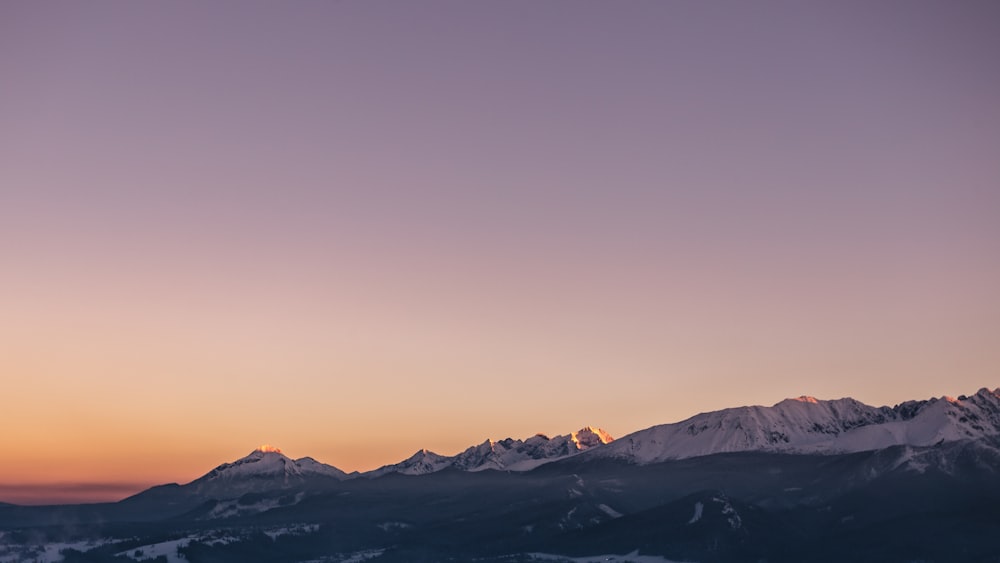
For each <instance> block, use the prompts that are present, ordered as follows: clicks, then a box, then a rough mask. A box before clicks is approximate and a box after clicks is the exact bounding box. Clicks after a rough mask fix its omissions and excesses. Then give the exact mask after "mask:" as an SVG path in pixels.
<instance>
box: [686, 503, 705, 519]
mask: <svg viewBox="0 0 1000 563" xmlns="http://www.w3.org/2000/svg"><path fill="white" fill-rule="evenodd" d="M704 511H705V505H704V504H702V503H700V502H696V503H694V516H692V517H691V519H690V520H688V524H694V523H695V522H697V521H698V520H701V515H702V513H703V512H704Z"/></svg>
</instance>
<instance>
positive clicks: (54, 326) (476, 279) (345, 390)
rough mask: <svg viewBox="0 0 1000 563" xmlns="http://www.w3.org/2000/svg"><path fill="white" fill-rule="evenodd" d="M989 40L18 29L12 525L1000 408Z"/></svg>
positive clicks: (265, 8) (9, 325)
mask: <svg viewBox="0 0 1000 563" xmlns="http://www.w3.org/2000/svg"><path fill="white" fill-rule="evenodd" d="M998 55H1000V5H998V4H997V3H995V2H991V1H983V2H971V1H937V2H926V1H920V0H912V1H911V0H907V1H885V2H868V1H858V2H854V1H838V2H814V1H808V2H791V1H788V2H785V1H767V0H764V1H760V2H753V3H746V2H735V1H733V2H728V1H726V2H715V1H712V2H687V1H676V2H673V1H672V2H644V1H626V2H592V1H583V2H568V1H557V0H553V1H549V2H534V1H504V2H486V1H484V2H460V1H454V2H447V1H437V0H427V1H423V2H409V1H405V2H404V1H398V2H389V1H378V0H376V1H371V2H362V1H344V2H318V1H317V2H313V1H298V2H281V3H278V2H246V1H240V2H224V1H218V2H195V1H179V2H139V3H136V2H126V1H120V2H117V1H116V2H110V1H96V2H86V3H82V2H53V1H48V0H42V1H23V2H14V1H12V2H3V3H0V427H2V428H3V429H4V430H3V432H0V501H3V500H6V501H15V502H26V503H29V502H65V501H68V500H108V499H118V498H122V497H124V496H126V495H127V494H130V493H132V492H136V491H138V490H140V489H142V488H144V487H146V486H149V485H151V484H157V483H167V482H181V483H183V482H187V481H190V480H193V479H195V478H197V477H198V476H200V475H202V474H204V473H205V472H207V471H208V470H210V469H211V468H212V467H214V466H216V465H218V464H220V463H222V462H225V461H231V460H233V459H236V458H238V457H241V456H243V455H245V454H247V453H249V452H250V451H251V450H252V449H253V448H254V447H256V446H257V445H259V444H261V443H272V444H275V445H277V446H280V447H281V448H282V449H283V450H284V451H285V453H287V454H289V455H291V456H292V457H302V456H312V457H314V458H317V459H319V460H321V461H324V462H326V463H330V464H332V465H335V466H337V467H339V468H341V469H344V470H347V471H352V470H362V471H364V470H368V469H373V468H376V467H379V466H381V465H384V464H388V463H394V462H397V461H399V460H401V459H404V458H405V457H408V456H409V455H410V454H412V453H413V452H414V451H416V450H417V449H420V448H428V449H431V450H433V451H436V452H438V453H441V454H447V455H451V454H454V453H457V452H458V451H461V450H462V449H464V448H465V447H467V446H470V445H472V444H477V443H481V442H483V441H484V440H485V439H487V438H493V439H502V438H505V437H508V436H511V437H518V438H524V437H527V436H531V435H533V434H535V433H539V432H541V433H546V434H549V435H557V434H566V433H568V432H571V431H574V430H576V429H578V428H580V427H582V426H586V425H594V426H600V427H602V428H604V429H606V430H607V431H609V432H610V433H611V434H612V435H614V436H616V437H617V436H621V435H625V434H628V433H630V432H633V431H636V430H639V429H642V428H646V427H649V426H652V425H655V424H662V423H667V422H674V421H678V420H681V419H684V418H686V417H688V416H691V415H694V414H696V413H699V412H705V411H710V410H716V409H720V408H725V407H731V406H738V405H746V404H763V405H770V404H774V403H775V402H778V401H780V400H781V399H783V398H785V397H791V396H799V395H803V394H805V395H812V396H816V397H819V398H826V399H834V398H840V397H846V396H851V397H855V398H857V399H859V400H862V401H864V402H867V403H869V404H875V405H893V404H896V403H899V402H902V401H904V400H909V399H922V398H930V397H934V396H942V395H960V394H971V393H974V392H975V391H976V390H977V389H979V388H981V387H990V388H994V387H997V386H1000V372H998V366H1000V291H998V288H1000V158H998V155H1000V103H998V101H1000V65H997V57H998Z"/></svg>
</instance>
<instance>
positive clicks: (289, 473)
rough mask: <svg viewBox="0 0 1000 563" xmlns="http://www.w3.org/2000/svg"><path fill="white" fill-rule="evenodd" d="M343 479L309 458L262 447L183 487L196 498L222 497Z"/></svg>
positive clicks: (341, 473)
mask: <svg viewBox="0 0 1000 563" xmlns="http://www.w3.org/2000/svg"><path fill="white" fill-rule="evenodd" d="M347 478H349V475H347V474H346V473H344V472H343V471H341V470H340V469H337V468H336V467H334V466H332V465H327V464H325V463H320V462H318V461H316V460H315V459H313V458H311V457H303V458H300V459H291V458H289V457H287V456H286V455H285V454H283V453H281V450H280V449H278V448H275V447H272V446H268V445H263V446H260V447H259V448H257V449H255V450H254V451H252V452H250V453H249V454H248V455H247V456H245V457H242V458H240V459H237V460H236V461H233V462H231V463H223V464H222V465H220V466H218V467H216V468H215V469H213V470H211V471H209V472H208V473H206V474H205V475H204V476H202V477H200V478H198V479H196V480H194V481H192V482H191V483H189V484H187V485H185V487H187V488H190V489H191V490H193V491H194V492H196V493H198V494H204V495H210V496H216V497H226V496H234V495H239V494H244V493H247V492H252V491H263V490H274V489H283V488H290V487H294V486H297V485H301V484H305V483H306V482H309V481H316V480H325V479H336V480H338V481H340V480H344V479H347Z"/></svg>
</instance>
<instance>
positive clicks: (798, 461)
mask: <svg viewBox="0 0 1000 563" xmlns="http://www.w3.org/2000/svg"><path fill="white" fill-rule="evenodd" d="M996 399H997V393H996V392H995V391H986V390H984V391H980V392H979V393H977V394H976V395H974V396H973V397H959V398H958V399H952V400H948V399H938V400H932V401H923V402H919V403H916V402H914V403H905V404H903V405H899V406H897V407H893V408H888V407H882V408H873V407H865V406H863V405H861V406H859V405H860V404H859V403H856V402H851V401H850V400H841V401H830V402H825V401H815V402H813V400H811V399H807V398H806V399H800V400H792V402H789V401H783V402H782V403H778V404H777V405H775V406H774V407H766V408H765V407H746V408H740V409H729V410H727V411H720V412H719V413H709V414H706V415H698V416H696V417H693V418H692V419H690V420H688V421H684V422H682V423H677V424H674V425H664V426H661V427H654V428H652V429H649V430H644V431H640V432H637V433H635V434H632V435H630V436H626V437H625V438H623V439H620V440H617V441H613V442H610V441H609V440H606V439H605V438H604V437H603V436H601V435H600V434H599V432H597V431H593V430H590V431H589V432H585V431H581V432H579V433H574V434H571V435H569V436H568V437H557V438H553V439H549V438H546V437H535V438H529V439H528V440H511V439H508V440H502V441H498V442H491V441H488V442H486V443H484V444H482V445H480V446H474V447H472V448H469V449H468V450H466V451H465V452H462V453H461V454H459V455H456V456H451V457H445V456H436V454H431V453H430V452H422V453H418V455H417V456H414V458H411V459H410V460H407V462H410V461H416V462H418V463H426V464H429V465H430V466H432V469H433V470H432V471H419V470H414V471H405V469H408V468H413V467H415V464H409V465H405V464H407V462H403V463H401V464H397V467H396V470H393V471H378V472H372V473H369V474H366V475H356V474H352V475H346V474H344V472H342V471H340V470H338V469H336V468H333V467H331V466H327V465H324V464H321V463H319V462H316V461H314V460H311V459H309V458H302V459H298V460H293V459H290V458H288V457H286V456H284V455H283V454H281V452H280V451H277V450H276V449H274V448H264V447H262V448H260V449H258V450H255V451H254V452H252V453H251V454H249V455H248V456H246V457H244V458H241V459H239V460H236V461H234V462H231V463H225V464H222V465H220V466H219V467H217V468H215V469H214V470H212V471H211V472H209V473H208V474H206V475H205V476H203V477H201V478H199V479H197V480H195V481H193V482H191V483H188V484H186V485H164V486H161V487H154V488H153V489H150V490H148V491H145V492H143V493H140V494H139V495H136V496H134V497H131V498H129V499H126V500H124V501H121V502H119V503H111V504H103V505H78V506H61V507H18V506H0V530H4V531H3V532H2V534H3V535H2V536H0V546H2V547H0V561H22V560H31V557H34V556H35V555H37V554H38V553H39V551H38V550H40V549H46V548H53V546H55V547H56V548H58V549H70V550H75V551H67V552H66V554H67V556H66V559H65V560H66V561H73V560H86V561H118V562H121V561H128V560H136V561H138V560H149V559H155V558H156V557H159V556H163V557H167V558H168V559H167V560H171V559H169V557H174V558H175V559H174V560H177V559H176V557H177V556H178V554H181V555H183V556H184V558H185V560H187V561H192V562H196V561H342V560H355V561H361V560H370V561H468V560H471V559H476V560H479V561H505V562H509V561H530V560H544V559H539V558H543V557H549V556H550V555H551V556H552V557H556V555H558V556H561V557H577V558H580V557H593V556H598V555H607V556H609V555H612V554H619V555H621V554H629V553H636V552H637V553H638V554H639V555H648V556H651V557H652V556H656V557H659V558H660V560H676V561H680V560H684V561H844V560H852V561H913V560H923V561H956V560H963V561H977V560H982V561H990V560H996V554H997V552H996V547H995V540H994V539H993V538H995V537H1000V512H997V510H996V508H995V507H996V506H997V503H998V502H1000V437H997V436H996V432H995V429H996V428H997V426H996V421H997V418H996V412H997V411H996V410H995V407H996V404H997V401H996ZM963 419H964V420H963ZM734 421H735V422H734ZM914 421H916V422H914ZM701 425H708V428H704V429H701V428H702V426H701ZM713 425H714V426H713ZM886 425H889V426H888V430H887V432H890V434H891V436H892V437H893V440H896V439H901V438H906V440H904V441H903V443H902V444H890V445H888V446H884V447H874V448H867V449H863V450H861V451H849V452H846V453H840V452H838V451H835V449H833V448H825V447H824V448H815V449H811V448H812V447H813V446H814V445H815V444H818V443H821V442H823V441H824V440H833V441H834V442H836V443H838V444H844V443H850V444H858V443H860V442H858V441H856V440H855V437H856V436H865V437H867V436H869V434H858V431H859V429H864V428H868V429H869V430H865V431H864V432H872V431H871V430H870V429H872V428H880V427H885V426H886ZM692 426H694V428H696V429H701V430H699V431H698V432H696V433H694V434H691V433H685V432H686V430H685V429H687V428H689V427H692ZM977 427H978V428H977ZM762 428H766V429H770V430H771V431H773V432H784V433H785V434H786V435H787V436H788V437H789V440H788V441H787V442H784V441H782V442H780V443H782V444H794V445H795V447H794V448H789V449H788V450H783V449H782V447H779V448H777V451H774V450H775V448H772V447H771V444H772V443H771V442H766V441H765V442H763V443H761V444H758V446H759V447H754V448H749V447H748V448H747V449H745V450H744V451H726V450H727V449H732V448H731V446H732V444H734V443H737V442H738V440H737V439H736V437H738V436H740V433H739V431H742V432H743V434H742V436H743V438H744V439H746V440H750V439H752V438H753V437H759V436H762V434H761V433H760V432H761V429H762ZM585 430H587V429H585ZM965 430H970V431H972V430H975V431H976V432H972V435H969V434H963V432H964V431H965ZM675 432H679V434H677V435H675V434H674V433H675ZM713 433H714V435H715V436H716V437H717V439H716V440H715V441H714V442H713V443H715V444H716V445H717V446H718V447H719V449H721V450H722V451H721V452H713V453H709V454H707V455H700V456H689V455H684V456H678V458H676V459H671V458H669V457H667V456H666V455H665V454H664V452H667V453H668V454H673V453H676V452H678V451H684V452H690V451H691V447H693V446H691V444H696V445H697V446H698V447H701V446H702V445H703V444H704V442H703V441H702V440H704V436H702V435H703V434H713ZM665 434H666V435H668V436H671V437H672V438H671V439H670V440H669V441H663V438H662V436H663V435H665ZM878 435H880V436H883V434H878ZM678 436H680V437H678ZM684 436H689V437H693V438H694V439H695V440H694V441H693V442H691V441H688V442H685V441H684V440H686V439H687V438H685V437H684ZM844 436H849V437H850V440H848V441H845V440H846V438H844ZM928 437H931V438H928ZM654 438H655V440H654ZM587 440H590V441H591V443H590V444H587V445H586V447H583V446H582V445H580V444H583V443H584V442H586V441H587ZM926 441H931V442H932V443H930V444H919V443H917V444H914V443H909V442H926ZM574 443H575V444H578V445H577V446H572V444H574ZM622 443H625V444H628V447H626V448H624V449H623V450H620V449H616V448H621V447H622V446H620V444H622ZM678 443H680V444H681V445H682V446H683V448H682V446H678V445H677V444H678ZM637 444H638V445H640V446H641V447H636V445H637ZM875 444H876V445H878V444H880V442H875ZM653 445H655V446H658V447H659V446H662V448H661V449H660V450H658V451H656V452H655V453H654V454H651V455H646V454H648V453H650V452H654V450H653V449H652V446H653ZM804 445H808V446H809V447H805V446H804ZM689 446H691V447H689ZM671 448H674V449H671ZM678 448H679V449H678ZM685 448H686V449H685ZM694 449H695V450H697V448H694ZM574 450H575V452H574ZM698 451H700V450H698ZM511 452H513V454H514V457H516V459H517V460H518V461H515V462H513V463H510V459H514V457H508V458H505V457H504V456H505V455H508V454H510V453H511ZM539 452H540V453H539ZM567 452H568V453H567ZM818 452H822V453H818ZM536 454H537V455H538V457H532V455H536ZM626 454H631V455H626ZM435 456H436V457H435ZM663 457H667V459H661V458H663ZM442 460H444V461H442ZM459 460H469V461H468V463H459ZM523 460H535V461H538V460H543V463H541V464H537V466H536V467H535V468H534V469H530V470H524V469H523V464H522V465H521V466H519V467H521V468H522V470H521V471H510V470H504V471H500V470H497V469H494V468H492V466H490V467H484V464H495V463H500V462H502V463H505V464H509V465H517V464H518V463H521V461H523ZM438 464H441V465H443V467H438V466H437V465H438ZM404 465H405V466H404ZM408 473H409V474H408ZM77 552H79V553H77ZM32 554H35V555H32ZM532 554H534V555H532ZM539 554H548V555H544V556H543V555H539ZM991 557H992V559H991ZM74 558H76V559H74ZM549 560H551V559H549ZM557 560H558V559H557ZM563 560H565V559H563ZM619 560H622V559H619Z"/></svg>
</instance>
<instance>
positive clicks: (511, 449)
mask: <svg viewBox="0 0 1000 563" xmlns="http://www.w3.org/2000/svg"><path fill="white" fill-rule="evenodd" d="M612 440H614V438H612V437H611V435H610V434H608V433H607V432H605V431H604V430H602V429H600V428H595V427H592V426H587V427H584V428H582V429H580V430H579V431H577V432H572V433H570V434H566V435H563V436H556V437H554V438H549V437H548V436H547V435H545V434H535V435H534V436H532V437H530V438H528V439H526V440H517V439H514V438H505V439H503V440H496V441H494V440H492V439H489V438H487V439H486V440H484V441H483V442H482V443H480V444H478V445H475V446H472V447H469V448H467V449H466V450H465V451H463V452H461V453H459V454H457V455H454V456H442V455H439V454H436V453H434V452H429V451H427V450H420V451H418V452H417V453H415V454H413V455H412V456H410V457H409V458H407V459H405V460H403V461H401V462H399V463H395V464H392V465H385V466H383V467H380V468H378V469H376V470H374V471H370V472H368V473H367V475H368V476H371V477H377V476H379V475H384V474H386V473H402V474H405V475H422V474H425V473H433V472H435V471H440V470H442V469H446V468H449V467H450V468H455V469H459V470H462V471H483V470H487V469H493V470H499V471H527V470H530V469H534V468H535V467H538V466H539V465H542V464H544V463H548V462H550V461H554V460H557V459H562V458H565V457H568V456H571V455H576V454H578V453H580V452H583V451H585V450H588V449H590V448H592V447H596V446H602V445H604V444H607V443H609V442H611V441H612Z"/></svg>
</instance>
